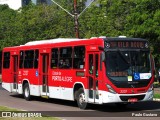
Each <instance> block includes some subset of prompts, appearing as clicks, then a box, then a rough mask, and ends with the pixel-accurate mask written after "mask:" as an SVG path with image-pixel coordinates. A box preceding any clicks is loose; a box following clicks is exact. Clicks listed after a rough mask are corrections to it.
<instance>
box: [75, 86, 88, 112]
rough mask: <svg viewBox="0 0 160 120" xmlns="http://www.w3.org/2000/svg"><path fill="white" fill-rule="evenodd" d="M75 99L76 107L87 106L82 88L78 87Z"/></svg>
mask: <svg viewBox="0 0 160 120" xmlns="http://www.w3.org/2000/svg"><path fill="white" fill-rule="evenodd" d="M76 100H77V104H78V107H79V108H80V109H86V107H87V102H86V101H85V94H84V90H83V88H80V89H79V90H78V91H77V92H76Z"/></svg>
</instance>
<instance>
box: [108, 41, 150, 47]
mask: <svg viewBox="0 0 160 120" xmlns="http://www.w3.org/2000/svg"><path fill="white" fill-rule="evenodd" d="M105 48H137V49H138V48H139V49H143V48H148V43H147V42H146V41H105Z"/></svg>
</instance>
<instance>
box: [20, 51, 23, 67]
mask: <svg viewBox="0 0 160 120" xmlns="http://www.w3.org/2000/svg"><path fill="white" fill-rule="evenodd" d="M23 59H24V51H20V59H19V68H23Z"/></svg>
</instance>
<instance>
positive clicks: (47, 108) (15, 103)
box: [0, 85, 160, 120]
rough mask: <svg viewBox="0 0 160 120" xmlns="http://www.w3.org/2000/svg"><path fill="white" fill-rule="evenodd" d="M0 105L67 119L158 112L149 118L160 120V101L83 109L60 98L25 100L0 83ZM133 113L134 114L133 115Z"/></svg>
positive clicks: (127, 116) (122, 117)
mask: <svg viewBox="0 0 160 120" xmlns="http://www.w3.org/2000/svg"><path fill="white" fill-rule="evenodd" d="M0 106H7V107H11V108H16V109H20V110H27V111H38V112H42V114H47V115H51V116H56V117H60V118H61V119H65V120H75V119H76V120H81V119H82V117H83V120H93V119H95V120H96V119H101V120H103V119H104V120H105V119H106V117H107V119H108V118H110V119H112V120H115V119H116V120H121V119H122V120H124V119H126V120H128V119H129V120H136V119H139V118H140V119H141V120H143V119H146V117H144V115H142V116H143V117H133V116H135V114H136V115H141V114H145V115H148V114H158V116H159V117H147V118H149V120H152V119H153V120H159V118H160V102H155V101H153V102H143V103H136V104H130V105H128V106H127V108H118V107H117V106H116V105H114V104H105V105H93V104H91V105H89V107H88V109H87V110H81V109H79V108H78V107H77V104H76V103H75V102H72V101H65V100H58V99H44V98H40V97H33V99H32V101H26V100H24V98H23V96H22V95H17V94H13V93H9V92H7V91H6V90H4V89H3V88H2V87H1V85H0ZM132 115H133V116H132Z"/></svg>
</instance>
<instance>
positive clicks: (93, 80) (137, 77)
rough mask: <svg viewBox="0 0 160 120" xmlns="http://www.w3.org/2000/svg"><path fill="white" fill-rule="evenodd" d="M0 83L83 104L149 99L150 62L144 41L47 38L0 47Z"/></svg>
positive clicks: (27, 95) (20, 91)
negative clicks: (1, 49) (1, 58)
mask: <svg viewBox="0 0 160 120" xmlns="http://www.w3.org/2000/svg"><path fill="white" fill-rule="evenodd" d="M2 54H3V56H2V57H3V60H2V62H3V65H2V87H3V88H4V89H6V90H8V91H9V92H15V93H18V94H23V95H24V98H25V99H26V100H30V98H31V96H42V97H47V98H56V99H64V100H71V101H74V100H76V101H77V104H78V106H79V107H80V108H81V109H85V108H86V106H87V103H94V104H104V103H116V104H127V103H132V102H141V101H150V100H152V99H153V81H154V65H153V64H154V63H153V60H152V57H151V54H150V50H149V45H148V42H147V40H145V39H140V38H126V37H116V38H110V37H99V38H98V37H97V38H90V39H61V38H59V39H52V40H42V41H33V42H28V43H26V44H25V45H20V46H15V47H6V48H4V49H3V53H2Z"/></svg>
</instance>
